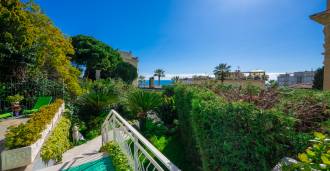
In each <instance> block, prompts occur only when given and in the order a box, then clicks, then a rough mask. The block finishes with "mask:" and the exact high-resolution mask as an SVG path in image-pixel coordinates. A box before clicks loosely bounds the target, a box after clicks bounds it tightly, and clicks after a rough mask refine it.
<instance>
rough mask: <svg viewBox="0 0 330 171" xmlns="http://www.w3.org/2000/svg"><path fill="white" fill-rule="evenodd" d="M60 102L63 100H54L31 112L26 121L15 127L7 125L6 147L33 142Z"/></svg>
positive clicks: (12, 147)
mask: <svg viewBox="0 0 330 171" xmlns="http://www.w3.org/2000/svg"><path fill="white" fill-rule="evenodd" d="M62 104H63V100H56V101H55V102H54V103H52V104H50V105H48V106H45V107H42V108H41V109H40V111H39V112H36V113H35V114H33V115H32V116H31V118H30V119H29V120H28V121H27V123H25V124H24V123H22V124H20V125H18V126H17V127H9V128H8V131H7V133H6V136H5V146H6V148H8V149H15V148H20V147H26V146H29V145H31V144H33V143H35V142H36V141H37V140H38V139H39V138H41V132H42V131H43V130H44V129H45V128H46V125H47V124H50V122H51V120H52V119H53V118H54V115H55V114H56V112H57V111H58V109H59V107H61V105H62Z"/></svg>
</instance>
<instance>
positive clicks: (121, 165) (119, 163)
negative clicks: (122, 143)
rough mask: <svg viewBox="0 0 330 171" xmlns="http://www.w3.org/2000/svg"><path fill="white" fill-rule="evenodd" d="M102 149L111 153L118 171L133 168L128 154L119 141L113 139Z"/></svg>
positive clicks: (126, 170)
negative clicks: (121, 148) (119, 144)
mask: <svg viewBox="0 0 330 171" xmlns="http://www.w3.org/2000/svg"><path fill="white" fill-rule="evenodd" d="M101 151H102V152H107V153H108V154H109V156H110V158H111V159H112V162H113V165H114V167H115V170H116V171H128V170H133V169H132V168H131V166H130V165H129V162H128V159H127V157H126V155H125V154H124V153H123V152H122V151H121V150H120V148H119V146H118V144H117V143H115V142H113V141H111V142H109V143H107V144H105V145H104V146H102V147H101Z"/></svg>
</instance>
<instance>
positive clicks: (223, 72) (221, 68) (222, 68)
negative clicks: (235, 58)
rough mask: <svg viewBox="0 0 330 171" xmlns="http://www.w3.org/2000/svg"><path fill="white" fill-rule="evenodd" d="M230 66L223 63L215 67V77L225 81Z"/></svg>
mask: <svg viewBox="0 0 330 171" xmlns="http://www.w3.org/2000/svg"><path fill="white" fill-rule="evenodd" d="M230 68H231V66H230V65H227V64H224V63H222V64H219V65H218V66H216V67H215V68H214V71H213V73H214V75H215V77H216V78H217V79H220V80H221V83H223V82H224V81H225V79H226V77H227V76H228V75H229V72H230Z"/></svg>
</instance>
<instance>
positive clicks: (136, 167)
mask: <svg viewBox="0 0 330 171" xmlns="http://www.w3.org/2000/svg"><path fill="white" fill-rule="evenodd" d="M138 143H139V139H138V138H136V137H135V136H134V139H133V144H134V171H138V170H139V148H138V146H137V144H138Z"/></svg>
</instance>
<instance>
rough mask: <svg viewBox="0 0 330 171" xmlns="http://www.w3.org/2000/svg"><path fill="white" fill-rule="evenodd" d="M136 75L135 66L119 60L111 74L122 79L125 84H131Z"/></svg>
mask: <svg viewBox="0 0 330 171" xmlns="http://www.w3.org/2000/svg"><path fill="white" fill-rule="evenodd" d="M137 76H138V74H137V69H136V67H135V66H133V65H131V64H129V63H126V62H120V63H119V64H118V65H117V66H116V68H115V69H114V71H113V73H112V74H111V77H112V78H117V79H122V80H123V81H124V82H126V83H127V84H131V83H132V82H133V81H134V80H135V79H136V78H137Z"/></svg>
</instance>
